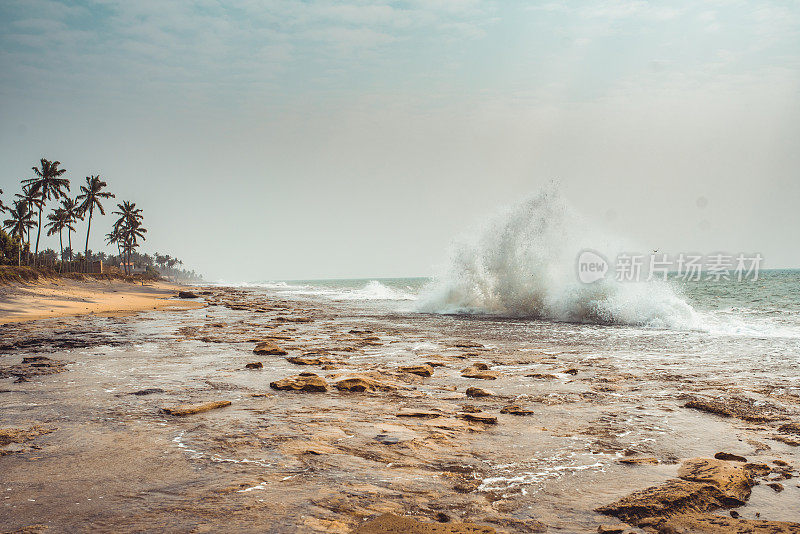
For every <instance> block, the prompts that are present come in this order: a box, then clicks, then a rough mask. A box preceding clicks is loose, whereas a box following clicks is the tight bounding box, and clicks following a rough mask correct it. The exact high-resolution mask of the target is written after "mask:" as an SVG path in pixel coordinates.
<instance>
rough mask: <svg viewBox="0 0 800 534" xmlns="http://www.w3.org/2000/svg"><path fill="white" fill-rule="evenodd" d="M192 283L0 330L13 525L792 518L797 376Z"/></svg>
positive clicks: (7, 496)
mask: <svg viewBox="0 0 800 534" xmlns="http://www.w3.org/2000/svg"><path fill="white" fill-rule="evenodd" d="M174 296H177V294H176V295H174ZM184 296H185V297H188V296H189V295H184ZM192 296H193V297H195V296H196V297H199V298H198V299H196V300H197V301H199V304H197V306H202V307H198V308H193V309H192V308H188V307H187V308H180V309H172V310H154V311H151V312H148V313H144V314H140V315H126V316H111V317H97V316H95V317H84V318H74V317H60V318H54V319H46V320H39V321H35V322H27V323H14V324H5V325H3V326H0V339H2V341H0V406H2V408H3V422H2V428H0V472H2V473H4V475H3V484H4V486H3V487H2V490H3V492H4V501H3V506H2V508H0V524H1V525H2V526H3V529H4V530H7V531H17V530H21V529H28V530H26V532H36V531H42V532H44V531H47V532H63V531H71V532H72V531H89V530H91V531H139V530H146V531H150V530H167V531H181V532H189V531H192V532H194V531H219V530H225V531H234V530H241V531H270V532H341V533H345V532H358V533H389V532H420V533H422V532H425V533H428V532H431V533H433V532H443V533H445V532H447V533H462V532H463V533H467V532H469V533H489V532H605V533H607V534H608V533H612V532H617V533H628V532H687V533H688V532H714V533H716V532H720V533H721V532H742V533H745V532H754V533H760V532H764V533H766V532H770V533H784V532H787V533H788V532H800V507H798V505H797V503H798V502H800V486H799V485H798V484H800V482H798V480H800V479H798V475H800V473H798V467H800V450H798V445H800V427H798V424H800V396H798V395H796V394H794V393H790V392H788V391H791V390H790V389H789V388H787V385H788V384H790V383H791V381H790V380H788V379H787V381H786V383H777V382H776V383H774V384H771V385H764V384H761V383H754V384H743V383H741V382H740V381H738V380H736V379H735V378H734V377H732V376H724V375H720V374H718V373H713V374H712V373H704V372H703V371H702V370H701V369H697V368H693V369H683V370H680V369H666V368H661V369H659V368H653V367H652V366H650V367H643V368H642V369H632V368H630V367H623V366H622V365H621V364H620V362H619V361H617V360H615V359H614V357H613V355H611V356H609V355H607V354H597V353H596V352H595V351H592V350H589V349H587V348H586V347H581V346H577V345H565V344H554V343H553V342H551V341H548V340H547V339H516V338H514V337H513V336H509V335H507V334H505V333H500V334H492V333H491V332H488V333H487V330H486V329H484V328H477V327H476V325H477V326H481V325H479V324H477V323H476V321H479V320H477V319H472V320H469V319H463V318H462V319H459V318H447V317H427V316H421V317H410V316H400V315H375V314H372V315H370V314H361V315H358V314H352V313H349V312H348V311H347V308H345V307H342V306H336V305H326V304H325V303H321V302H318V301H313V300H311V299H309V300H284V299H280V298H278V297H276V296H274V295H270V294H267V293H265V292H259V291H253V290H243V289H235V288H206V289H199V290H197V291H196V295H192ZM192 301H193V302H194V301H195V299H192Z"/></svg>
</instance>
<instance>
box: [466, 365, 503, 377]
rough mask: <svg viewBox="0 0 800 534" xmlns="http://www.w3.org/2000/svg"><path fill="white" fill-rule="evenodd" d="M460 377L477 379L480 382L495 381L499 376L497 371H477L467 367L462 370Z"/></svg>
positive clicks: (474, 368)
mask: <svg viewBox="0 0 800 534" xmlns="http://www.w3.org/2000/svg"><path fill="white" fill-rule="evenodd" d="M461 376H463V377H464V378H477V379H480V380H496V379H497V377H499V376H500V373H499V372H497V371H488V370H486V369H478V368H477V367H467V368H466V369H462V371H461Z"/></svg>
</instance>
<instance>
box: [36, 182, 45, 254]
mask: <svg viewBox="0 0 800 534" xmlns="http://www.w3.org/2000/svg"><path fill="white" fill-rule="evenodd" d="M42 193H44V192H42ZM43 207H44V195H42V203H41V205H40V206H39V231H38V232H36V252H35V253H34V254H33V266H34V267H36V263H37V262H38V261H39V237H40V236H41V235H42V208H43Z"/></svg>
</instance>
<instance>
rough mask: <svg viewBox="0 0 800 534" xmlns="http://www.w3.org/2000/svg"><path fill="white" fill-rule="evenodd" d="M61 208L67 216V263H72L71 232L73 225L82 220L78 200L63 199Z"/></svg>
mask: <svg viewBox="0 0 800 534" xmlns="http://www.w3.org/2000/svg"><path fill="white" fill-rule="evenodd" d="M61 208H62V209H63V210H64V211H65V212H66V215H67V225H66V228H67V240H68V245H69V261H70V262H71V261H72V232H74V231H75V227H74V226H73V224H74V223H75V222H77V220H78V219H82V217H81V216H80V213H79V209H78V208H79V205H78V200H77V199H74V198H70V197H64V199H63V200H62V201H61Z"/></svg>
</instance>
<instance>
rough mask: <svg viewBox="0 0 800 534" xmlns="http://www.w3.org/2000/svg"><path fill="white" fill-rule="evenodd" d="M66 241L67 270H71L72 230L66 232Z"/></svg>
mask: <svg viewBox="0 0 800 534" xmlns="http://www.w3.org/2000/svg"><path fill="white" fill-rule="evenodd" d="M67 239H69V268H70V270H71V269H72V230H67Z"/></svg>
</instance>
